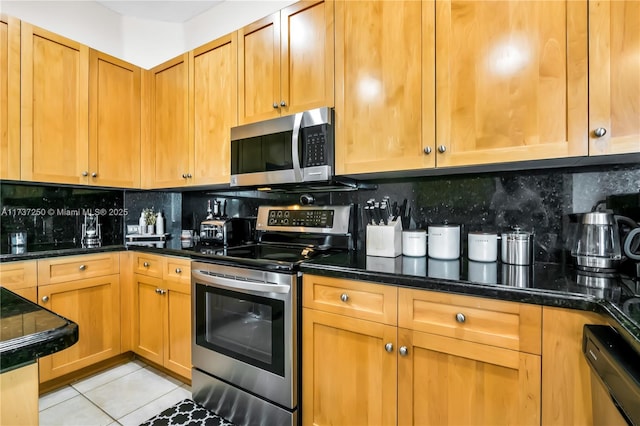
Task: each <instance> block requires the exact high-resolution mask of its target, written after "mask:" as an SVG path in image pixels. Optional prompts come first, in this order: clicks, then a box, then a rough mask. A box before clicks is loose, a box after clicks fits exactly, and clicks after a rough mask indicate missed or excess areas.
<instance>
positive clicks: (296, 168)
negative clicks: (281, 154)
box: [291, 112, 304, 182]
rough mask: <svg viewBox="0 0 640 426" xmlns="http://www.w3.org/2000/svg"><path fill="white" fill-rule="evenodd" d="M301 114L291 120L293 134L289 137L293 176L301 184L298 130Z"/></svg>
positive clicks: (300, 124) (300, 125) (300, 123)
mask: <svg viewBox="0 0 640 426" xmlns="http://www.w3.org/2000/svg"><path fill="white" fill-rule="evenodd" d="M303 115H304V113H303V112H299V113H297V114H296V115H295V116H294V119H293V134H292V135H291V158H292V160H293V175H294V177H295V180H296V182H302V169H301V168H300V156H299V152H300V151H299V146H300V128H301V127H302V116H303Z"/></svg>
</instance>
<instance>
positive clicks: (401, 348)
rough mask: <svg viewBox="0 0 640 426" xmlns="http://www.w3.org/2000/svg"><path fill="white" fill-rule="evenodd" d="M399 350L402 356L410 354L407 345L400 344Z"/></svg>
mask: <svg viewBox="0 0 640 426" xmlns="http://www.w3.org/2000/svg"><path fill="white" fill-rule="evenodd" d="M398 352H400V355H402V356H407V355H408V354H409V349H407V347H406V346H400V349H398Z"/></svg>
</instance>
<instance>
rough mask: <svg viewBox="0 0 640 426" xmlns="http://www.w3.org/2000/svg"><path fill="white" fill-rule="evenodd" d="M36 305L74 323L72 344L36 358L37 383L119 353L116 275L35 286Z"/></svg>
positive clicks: (117, 279)
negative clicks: (38, 379)
mask: <svg viewBox="0 0 640 426" xmlns="http://www.w3.org/2000/svg"><path fill="white" fill-rule="evenodd" d="M38 297H39V304H40V305H41V306H43V307H45V308H47V309H49V310H51V311H53V312H55V313H57V314H59V315H62V316H63V317H65V318H68V319H70V320H72V321H74V322H75V323H77V324H78V331H79V338H78V342H77V343H76V344H74V345H73V346H71V347H69V348H67V349H65V350H63V351H60V352H57V353H55V354H52V355H49V356H46V357H43V358H40V382H41V383H42V382H45V381H47V380H50V379H53V378H55V377H59V376H62V375H64V374H67V373H71V372H73V371H75V370H78V369H80V368H83V367H87V366H89V365H91V364H95V363H96V362H99V361H102V360H105V359H108V358H111V357H113V356H116V355H118V354H120V282H119V277H118V275H109V276H104V277H97V278H89V279H84V280H79V281H71V282H66V283H60V284H51V285H45V286H39V287H38Z"/></svg>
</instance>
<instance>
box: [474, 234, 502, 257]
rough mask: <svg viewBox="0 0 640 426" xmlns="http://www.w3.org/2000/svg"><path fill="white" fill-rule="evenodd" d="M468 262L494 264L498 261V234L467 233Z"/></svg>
mask: <svg viewBox="0 0 640 426" xmlns="http://www.w3.org/2000/svg"><path fill="white" fill-rule="evenodd" d="M467 251H468V254H469V260H475V261H476V262H495V261H497V260H498V234H493V233H491V232H469V236H468V239H467Z"/></svg>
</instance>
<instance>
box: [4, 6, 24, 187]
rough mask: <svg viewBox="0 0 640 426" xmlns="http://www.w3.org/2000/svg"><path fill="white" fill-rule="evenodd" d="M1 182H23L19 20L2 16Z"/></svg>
mask: <svg viewBox="0 0 640 426" xmlns="http://www.w3.org/2000/svg"><path fill="white" fill-rule="evenodd" d="M0 70H2V72H0V179H16V180H17V179H20V21H19V20H18V19H16V18H12V17H10V16H6V15H0Z"/></svg>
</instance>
